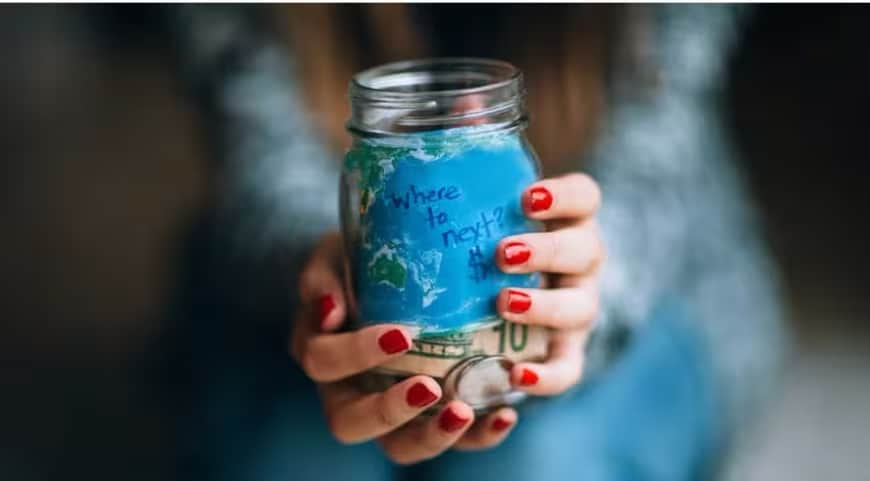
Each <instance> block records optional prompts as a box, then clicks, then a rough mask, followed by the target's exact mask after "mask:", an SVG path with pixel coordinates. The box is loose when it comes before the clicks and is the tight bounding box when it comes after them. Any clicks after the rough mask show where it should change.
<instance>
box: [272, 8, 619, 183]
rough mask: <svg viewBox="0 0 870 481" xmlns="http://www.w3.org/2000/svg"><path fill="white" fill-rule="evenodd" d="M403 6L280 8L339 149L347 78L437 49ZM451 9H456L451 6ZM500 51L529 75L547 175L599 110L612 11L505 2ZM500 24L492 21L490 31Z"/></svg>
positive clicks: (319, 116)
mask: <svg viewBox="0 0 870 481" xmlns="http://www.w3.org/2000/svg"><path fill="white" fill-rule="evenodd" d="M410 8H411V7H409V6H408V5H403V4H375V5H316V4H305V5H287V6H284V7H282V8H281V10H279V13H280V14H279V15H278V20H279V25H280V26H281V27H282V28H281V29H280V30H281V31H282V32H283V33H284V34H285V35H286V39H287V41H288V42H289V43H290V47H291V51H292V52H293V54H294V59H295V62H296V64H297V67H298V71H299V73H300V75H301V79H302V85H303V88H304V91H305V95H306V101H307V105H308V107H309V109H310V111H311V113H312V116H313V119H314V121H315V124H316V125H317V126H318V127H319V129H320V131H321V134H322V135H324V137H325V138H326V139H327V140H328V141H329V143H330V144H331V146H333V147H334V148H336V149H337V150H340V149H343V148H346V147H347V146H348V145H349V142H350V137H349V136H348V134H347V133H346V132H345V130H344V123H345V121H346V120H347V118H348V115H349V112H350V108H349V105H348V102H347V96H346V89H347V85H348V82H349V81H350V78H351V76H352V75H353V74H354V73H355V72H356V71H359V70H361V69H363V68H368V67H371V66H374V65H377V64H380V63H384V62H389V61H395V60H401V59H409V58H416V57H424V56H431V55H433V51H432V50H433V49H432V46H431V45H428V44H427V42H426V40H425V38H424V36H423V35H421V34H420V33H419V32H418V31H417V30H416V29H415V28H414V24H413V22H411V11H410ZM454 8H455V7H454ZM498 8H500V9H506V10H504V11H502V12H501V13H502V14H501V15H498V16H496V17H494V18H495V19H494V20H483V19H481V21H495V22H498V25H495V26H493V25H490V26H489V27H490V30H492V31H494V32H496V34H495V36H494V38H492V42H493V45H494V51H496V52H497V53H498V54H499V56H500V57H501V58H502V59H504V60H508V61H510V62H512V63H514V64H515V65H517V66H518V67H519V68H520V69H522V70H523V71H524V72H525V78H526V86H527V89H528V106H529V112H530V117H531V119H532V122H531V125H530V127H529V131H528V133H529V136H530V139H531V141H532V143H533V145H535V148H536V150H537V151H538V153H539V155H540V156H541V159H542V161H543V163H544V165H545V170H546V171H549V172H557V171H563V170H566V169H568V168H576V164H575V163H574V162H572V161H573V160H576V159H577V158H578V154H579V153H582V151H583V149H584V147H586V146H587V145H588V143H589V140H590V138H591V136H592V134H593V133H594V132H595V128H596V126H597V125H598V123H599V121H600V119H601V116H602V114H603V107H604V77H605V71H606V62H607V60H608V57H609V55H608V51H607V50H606V48H609V43H610V42H609V41H608V40H609V37H610V36H611V35H612V32H613V25H614V18H615V17H616V15H615V14H614V9H612V8H607V7H603V6H589V5H585V6H577V5H548V6H536V5H511V6H501V7H498ZM493 27H494V28H493Z"/></svg>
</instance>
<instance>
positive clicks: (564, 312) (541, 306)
mask: <svg viewBox="0 0 870 481" xmlns="http://www.w3.org/2000/svg"><path fill="white" fill-rule="evenodd" d="M496 307H497V309H498V312H499V314H501V317H502V318H503V319H506V320H508V321H511V322H516V323H520V324H532V325H540V326H548V327H553V328H557V329H589V327H590V326H591V325H592V321H593V320H594V319H595V317H596V315H597V314H598V284H597V283H594V282H589V283H586V284H585V285H583V286H582V287H569V288H561V289H520V288H513V287H511V288H508V289H502V291H501V292H500V293H499V295H498V298H497V299H496Z"/></svg>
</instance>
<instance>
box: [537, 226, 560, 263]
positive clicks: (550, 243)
mask: <svg viewBox="0 0 870 481" xmlns="http://www.w3.org/2000/svg"><path fill="white" fill-rule="evenodd" d="M544 235H545V236H546V237H545V238H546V239H547V241H546V242H545V243H544V245H545V249H544V250H545V251H546V254H545V255H544V260H543V261H542V262H541V264H542V268H543V269H544V270H545V271H549V272H553V271H555V270H556V259H557V258H559V251H560V249H561V246H562V241H561V238H562V236H561V235H559V234H558V233H556V232H553V233H548V234H544Z"/></svg>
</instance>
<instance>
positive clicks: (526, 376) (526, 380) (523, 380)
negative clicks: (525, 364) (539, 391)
mask: <svg viewBox="0 0 870 481" xmlns="http://www.w3.org/2000/svg"><path fill="white" fill-rule="evenodd" d="M537 383H538V374H537V373H536V372H535V371H532V370H531V369H523V375H522V376H520V384H522V385H523V386H532V385H534V384H537Z"/></svg>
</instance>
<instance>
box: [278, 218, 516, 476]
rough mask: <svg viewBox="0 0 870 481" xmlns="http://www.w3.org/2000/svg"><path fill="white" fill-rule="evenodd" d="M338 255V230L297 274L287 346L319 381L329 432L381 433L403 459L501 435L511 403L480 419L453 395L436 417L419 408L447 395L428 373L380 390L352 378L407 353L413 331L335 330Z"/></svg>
mask: <svg viewBox="0 0 870 481" xmlns="http://www.w3.org/2000/svg"><path fill="white" fill-rule="evenodd" d="M341 259H342V251H341V239H340V237H339V236H338V234H337V233H332V234H329V235H327V236H325V237H324V238H323V239H322V241H321V242H320V244H319V245H318V247H317V249H316V250H315V252H314V253H313V255H312V257H311V259H310V260H309V261H308V264H307V265H306V267H305V268H304V270H303V272H302V274H301V276H300V282H299V288H300V292H299V295H300V301H301V302H300V305H301V306H302V307H301V308H300V309H299V311H298V312H297V315H296V319H295V322H294V324H293V334H292V338H291V349H290V350H291V353H292V355H293V357H294V358H295V359H296V361H297V362H298V363H299V364H300V365H301V366H302V369H303V370H304V371H305V373H306V374H307V375H308V376H309V377H310V378H311V379H313V380H314V381H315V382H317V383H318V386H319V391H320V395H321V399H322V403H323V407H324V411H325V413H326V418H327V421H328V424H329V428H330V430H331V431H332V434H333V435H334V436H335V437H336V438H337V439H338V440H339V441H341V442H343V443H346V444H351V443H358V442H363V441H367V440H371V439H376V440H377V441H378V442H379V443H380V445H381V446H382V447H383V449H384V451H385V453H386V454H387V456H388V457H389V458H390V459H391V460H393V461H394V462H396V463H400V464H410V463H415V462H419V461H423V460H425V459H429V458H432V457H435V456H437V455H438V454H440V453H442V452H443V451H445V450H447V449H449V448H451V447H453V448H459V449H482V448H487V447H491V446H494V445H496V444H498V443H499V442H501V441H502V440H503V439H504V438H505V436H506V435H507V433H508V432H509V431H510V428H511V427H512V426H513V425H514V424H516V421H517V413H516V411H515V410H514V409H512V408H509V407H503V408H500V409H497V410H496V411H494V412H492V413H490V414H488V415H487V416H485V417H484V418H483V419H480V420H477V422H475V416H474V411H473V410H472V409H471V407H470V406H468V405H467V404H466V403H464V402H462V401H458V400H453V401H450V402H448V403H446V404H445V406H443V407H442V408H441V409H440V410H439V411H438V413H437V414H436V415H434V416H432V417H426V416H419V415H420V414H421V413H422V412H423V411H425V410H426V408H428V407H429V406H432V405H433V404H435V403H436V402H437V401H438V400H439V399H441V396H442V391H441V387H440V386H439V385H438V383H437V382H436V381H435V380H434V379H432V378H431V377H427V376H412V377H410V378H408V379H405V380H403V381H401V382H399V383H396V384H395V385H393V386H391V387H390V388H389V389H387V390H386V391H384V392H380V393H368V392H363V391H361V390H360V389H359V388H358V387H357V385H356V383H354V382H353V380H352V379H350V378H351V377H352V376H354V375H356V374H359V373H361V372H363V371H366V370H368V369H371V368H373V367H375V366H377V365H379V364H382V363H384V362H386V361H388V360H390V359H393V358H395V357H398V356H401V355H402V354H404V353H405V352H406V351H407V350H408V349H410V348H411V339H412V335H413V333H412V332H411V331H410V330H409V328H408V327H407V326H402V325H398V324H380V325H376V326H370V327H365V328H362V329H360V330H357V331H352V332H340V333H339V332H336V330H337V329H338V328H339V327H340V326H341V325H342V324H343V323H344V321H345V317H346V315H347V303H346V300H345V298H344V295H343V291H342V282H341V274H340V267H339V266H340V265H341Z"/></svg>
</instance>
